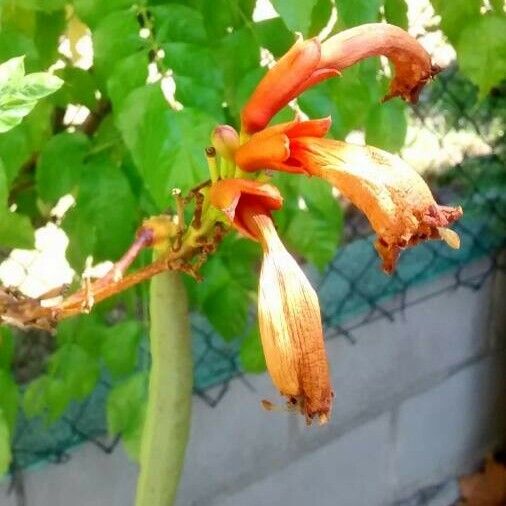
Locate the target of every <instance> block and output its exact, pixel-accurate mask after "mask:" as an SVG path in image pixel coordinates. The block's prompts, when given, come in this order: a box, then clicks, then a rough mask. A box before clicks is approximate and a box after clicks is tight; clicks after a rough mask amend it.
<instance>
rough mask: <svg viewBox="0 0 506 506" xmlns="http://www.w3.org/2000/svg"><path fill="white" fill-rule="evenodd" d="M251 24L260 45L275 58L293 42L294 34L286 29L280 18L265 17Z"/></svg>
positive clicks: (283, 52)
mask: <svg viewBox="0 0 506 506" xmlns="http://www.w3.org/2000/svg"><path fill="white" fill-rule="evenodd" d="M253 26H254V30H255V32H256V34H257V36H258V38H259V39H260V44H261V46H262V47H265V48H266V49H268V50H269V51H270V52H271V53H272V54H273V55H274V56H275V57H276V58H279V57H281V56H283V55H284V54H285V53H286V52H287V51H288V49H290V47H291V46H292V45H293V43H294V42H295V36H294V34H293V33H292V32H291V31H290V30H288V28H287V27H286V25H285V24H284V23H283V21H282V19H281V18H272V19H265V20H263V21H259V22H258V23H255V24H254V25H253ZM262 70H264V69H262Z"/></svg>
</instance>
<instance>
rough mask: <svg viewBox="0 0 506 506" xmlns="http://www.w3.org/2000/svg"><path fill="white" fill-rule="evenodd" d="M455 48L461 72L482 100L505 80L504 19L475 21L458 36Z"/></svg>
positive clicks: (491, 16)
mask: <svg viewBox="0 0 506 506" xmlns="http://www.w3.org/2000/svg"><path fill="white" fill-rule="evenodd" d="M456 49H457V58H458V61H459V64H460V69H461V71H462V72H463V73H464V74H465V75H467V76H468V77H469V78H470V79H471V80H472V81H473V82H474V83H475V84H477V85H478V86H479V88H480V97H481V98H483V97H484V96H485V95H486V94H487V93H488V92H489V91H490V89H491V88H492V87H493V86H494V85H496V84H498V83H499V82H500V81H501V80H502V79H505V78H506V16H499V15H494V14H491V15H485V16H481V17H479V18H477V19H475V21H474V22H473V23H472V24H470V25H468V26H467V27H466V28H465V29H464V30H463V31H462V33H461V34H460V38H459V40H458V43H457V46H456Z"/></svg>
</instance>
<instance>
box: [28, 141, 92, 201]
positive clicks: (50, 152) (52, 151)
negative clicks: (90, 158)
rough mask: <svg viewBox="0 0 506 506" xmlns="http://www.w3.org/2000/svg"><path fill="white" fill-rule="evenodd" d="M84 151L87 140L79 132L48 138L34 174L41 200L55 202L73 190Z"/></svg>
mask: <svg viewBox="0 0 506 506" xmlns="http://www.w3.org/2000/svg"><path fill="white" fill-rule="evenodd" d="M88 148H89V141H88V138H87V137H86V135H84V134H83V133H80V132H76V133H68V132H64V133H61V134H58V135H55V136H54V137H52V138H51V139H49V141H48V143H47V144H46V145H45V146H44V149H43V150H42V152H41V154H40V157H39V160H38V163H37V172H36V182H37V191H38V192H39V195H40V197H41V198H42V199H43V200H44V201H46V202H55V201H56V200H58V198H60V197H62V196H63V195H65V194H67V193H71V192H72V191H73V190H74V189H75V187H76V185H77V184H78V182H79V179H80V177H81V172H82V170H83V168H84V157H85V156H86V153H87V151H88Z"/></svg>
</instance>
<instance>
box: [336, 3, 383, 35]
mask: <svg viewBox="0 0 506 506" xmlns="http://www.w3.org/2000/svg"><path fill="white" fill-rule="evenodd" d="M382 4H383V0H336V6H337V16H338V20H339V23H342V24H343V25H344V26H345V27H346V28H349V27H351V26H357V25H361V24H363V23H371V22H375V21H377V20H378V13H379V8H380V7H381V5H382Z"/></svg>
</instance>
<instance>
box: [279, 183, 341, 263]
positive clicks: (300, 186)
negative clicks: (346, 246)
mask: <svg viewBox="0 0 506 506" xmlns="http://www.w3.org/2000/svg"><path fill="white" fill-rule="evenodd" d="M292 179H293V178H292ZM283 181H285V183H284V185H283V186H284V189H285V190H286V194H287V196H289V199H290V204H289V205H288V207H287V209H286V211H285V216H283V215H281V216H280V217H279V218H280V219H278V223H280V228H281V230H282V235H283V238H284V239H285V241H286V243H287V246H288V248H289V249H290V250H291V251H296V252H297V253H298V254H300V255H302V256H303V257H304V258H306V259H307V260H308V261H309V262H311V263H312V264H314V265H315V266H316V267H318V268H319V269H320V270H321V269H323V268H324V267H325V266H326V265H327V264H328V263H329V262H330V261H331V260H332V259H333V258H334V255H335V253H336V249H337V246H338V244H339V241H340V238H341V233H342V229H343V214H342V210H341V207H340V206H339V203H338V201H337V200H336V198H335V197H334V196H333V195H332V189H331V188H330V186H329V185H328V184H327V183H325V182H324V181H322V180H319V179H316V178H312V179H306V178H304V179H302V178H301V179H299V180H296V181H290V180H287V179H286V178H283ZM287 185H288V186H287ZM301 199H302V201H303V205H300V204H302V201H301ZM287 200H288V198H287ZM300 207H302V209H301V208H300ZM278 214H281V213H278Z"/></svg>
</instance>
